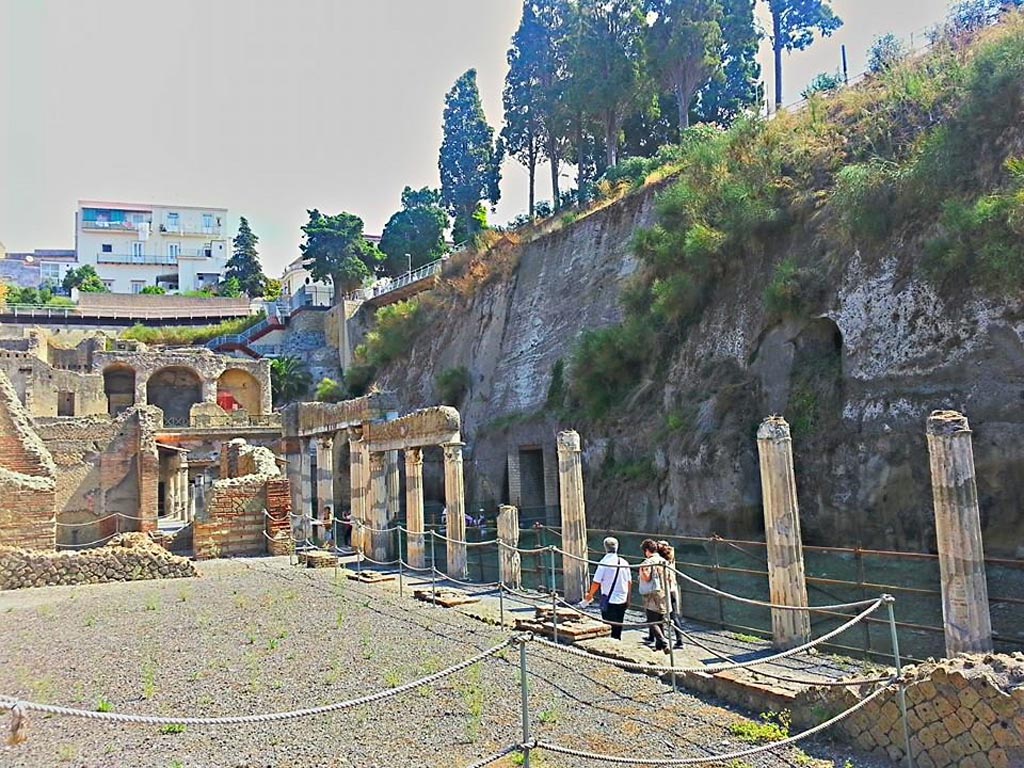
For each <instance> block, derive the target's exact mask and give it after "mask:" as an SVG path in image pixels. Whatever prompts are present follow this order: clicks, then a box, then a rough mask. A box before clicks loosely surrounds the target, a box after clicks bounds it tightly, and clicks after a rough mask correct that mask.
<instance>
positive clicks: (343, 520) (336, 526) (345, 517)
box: [314, 504, 352, 548]
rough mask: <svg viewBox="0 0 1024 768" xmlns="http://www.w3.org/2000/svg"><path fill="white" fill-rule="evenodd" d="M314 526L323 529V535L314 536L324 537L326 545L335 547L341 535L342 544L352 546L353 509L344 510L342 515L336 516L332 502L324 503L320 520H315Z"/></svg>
mask: <svg viewBox="0 0 1024 768" xmlns="http://www.w3.org/2000/svg"><path fill="white" fill-rule="evenodd" d="M314 526H316V527H319V528H320V529H321V534H322V535H321V536H319V537H314V538H315V539H316V538H319V539H322V541H323V545H324V546H325V547H333V546H334V545H335V541H336V539H337V538H338V536H337V534H340V535H341V541H342V543H341V546H343V547H347V548H351V547H352V511H351V510H348V509H345V510H342V512H341V516H340V517H335V516H334V512H333V511H332V508H331V505H330V504H324V508H323V512H322V513H321V517H320V520H317V521H314Z"/></svg>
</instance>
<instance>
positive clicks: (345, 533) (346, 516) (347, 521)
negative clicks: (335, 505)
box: [339, 509, 352, 549]
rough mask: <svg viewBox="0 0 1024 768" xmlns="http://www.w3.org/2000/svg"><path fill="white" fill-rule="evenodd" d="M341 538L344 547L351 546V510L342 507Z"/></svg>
mask: <svg viewBox="0 0 1024 768" xmlns="http://www.w3.org/2000/svg"><path fill="white" fill-rule="evenodd" d="M339 522H340V523H341V540H342V542H343V543H344V545H345V546H346V547H348V548H349V549H351V548H352V510H351V509H344V510H342V512H341V519H340V520H339Z"/></svg>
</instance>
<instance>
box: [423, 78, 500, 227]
mask: <svg viewBox="0 0 1024 768" xmlns="http://www.w3.org/2000/svg"><path fill="white" fill-rule="evenodd" d="M503 154H504V149H503V144H502V143H501V142H500V141H499V142H497V143H495V141H494V129H493V128H491V126H489V125H488V124H487V118H486V117H485V115H484V109H483V106H482V105H481V104H480V91H479V90H478V89H477V85H476V70H475V69H470V70H468V71H467V72H466V73H465V74H463V75H462V77H460V78H459V79H458V80H456V81H455V85H454V86H452V89H451V90H450V91H448V94H447V95H446V96H445V105H444V139H443V140H442V141H441V152H440V158H439V159H438V163H437V165H438V169H439V170H440V172H441V202H442V203H443V204H444V205H445V207H446V208H447V209H448V211H449V212H450V213H451V214H452V215H453V216H454V217H455V220H456V224H457V225H459V222H460V221H461V222H462V224H461V229H460V231H465V232H467V233H468V235H469V236H470V237H472V235H474V234H475V233H476V232H477V231H478V230H477V222H476V220H475V218H474V213H475V211H476V209H477V205H478V204H479V203H480V201H481V200H489V201H490V202H491V204H492V205H497V204H498V200H499V199H500V198H501V192H500V190H499V188H498V185H499V182H500V181H501V161H502V157H503Z"/></svg>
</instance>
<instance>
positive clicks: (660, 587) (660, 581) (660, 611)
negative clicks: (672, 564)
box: [637, 539, 669, 653]
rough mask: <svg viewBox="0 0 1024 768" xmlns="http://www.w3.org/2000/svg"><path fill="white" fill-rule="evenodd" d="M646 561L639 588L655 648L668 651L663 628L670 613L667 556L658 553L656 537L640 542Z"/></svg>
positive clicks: (638, 584) (642, 565) (639, 579)
mask: <svg viewBox="0 0 1024 768" xmlns="http://www.w3.org/2000/svg"><path fill="white" fill-rule="evenodd" d="M640 551H641V552H643V555H644V561H643V563H641V565H640V574H639V578H638V579H637V590H638V591H639V592H640V595H641V596H642V597H643V604H644V613H645V614H646V616H647V618H646V621H647V622H648V624H649V625H650V628H651V632H652V633H653V634H654V650H656V651H664V652H665V653H668V650H669V649H668V638H666V637H665V632H664V630H663V629H662V624H663V623H664V621H665V616H666V614H667V613H668V592H667V590H666V588H665V584H664V580H665V572H664V571H665V569H664V566H665V558H663V557H662V556H661V555H659V554H658V545H657V544H656V543H655V542H654V539H644V540H643V542H642V543H641V544H640Z"/></svg>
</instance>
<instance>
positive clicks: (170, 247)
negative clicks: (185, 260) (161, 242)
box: [167, 243, 181, 261]
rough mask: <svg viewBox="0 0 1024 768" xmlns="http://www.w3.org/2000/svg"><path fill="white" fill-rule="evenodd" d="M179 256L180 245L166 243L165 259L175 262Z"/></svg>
mask: <svg viewBox="0 0 1024 768" xmlns="http://www.w3.org/2000/svg"><path fill="white" fill-rule="evenodd" d="M179 256H181V243H168V244H167V258H169V259H171V260H173V261H177V260H178V257H179Z"/></svg>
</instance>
